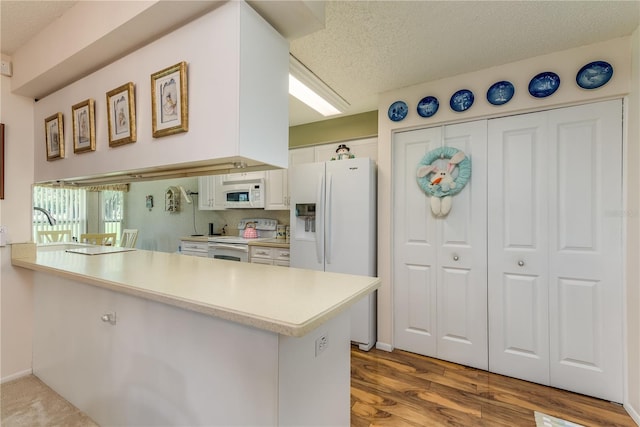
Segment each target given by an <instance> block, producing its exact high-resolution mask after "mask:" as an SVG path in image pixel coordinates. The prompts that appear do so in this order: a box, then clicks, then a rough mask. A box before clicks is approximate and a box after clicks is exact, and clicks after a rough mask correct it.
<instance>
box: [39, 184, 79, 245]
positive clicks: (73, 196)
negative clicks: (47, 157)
mask: <svg viewBox="0 0 640 427" xmlns="http://www.w3.org/2000/svg"><path fill="white" fill-rule="evenodd" d="M86 200H87V193H86V190H84V189H80V188H54V187H41V186H37V185H36V186H34V187H33V206H34V207H37V208H42V209H44V210H46V211H47V212H48V213H49V215H50V216H51V218H52V219H53V220H55V224H54V225H51V224H50V223H49V219H48V218H47V214H45V213H44V212H42V211H39V210H35V209H34V211H33V235H34V240H35V237H36V236H37V235H38V231H51V230H71V236H72V238H74V239H76V240H77V239H78V238H79V237H80V234H82V233H84V232H85V230H86V229H87V202H86Z"/></svg>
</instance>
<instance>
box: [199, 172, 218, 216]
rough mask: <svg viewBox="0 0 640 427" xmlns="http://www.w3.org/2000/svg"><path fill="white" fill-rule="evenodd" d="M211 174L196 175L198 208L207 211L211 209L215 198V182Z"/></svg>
mask: <svg viewBox="0 0 640 427" xmlns="http://www.w3.org/2000/svg"><path fill="white" fill-rule="evenodd" d="M213 178H214V177H213V176H201V177H198V209H200V210H201V211H207V210H212V209H213V202H214V200H215V197H214V196H215V182H214V180H213Z"/></svg>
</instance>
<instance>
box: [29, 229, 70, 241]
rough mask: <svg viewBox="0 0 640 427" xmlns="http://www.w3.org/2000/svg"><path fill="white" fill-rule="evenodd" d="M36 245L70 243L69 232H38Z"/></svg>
mask: <svg viewBox="0 0 640 427" xmlns="http://www.w3.org/2000/svg"><path fill="white" fill-rule="evenodd" d="M37 233H38V243H57V242H70V241H71V230H47V231H38V232H37Z"/></svg>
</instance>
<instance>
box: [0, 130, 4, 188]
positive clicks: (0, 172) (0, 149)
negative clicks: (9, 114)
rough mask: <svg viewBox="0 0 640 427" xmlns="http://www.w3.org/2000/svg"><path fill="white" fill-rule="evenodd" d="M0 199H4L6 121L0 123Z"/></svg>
mask: <svg viewBox="0 0 640 427" xmlns="http://www.w3.org/2000/svg"><path fill="white" fill-rule="evenodd" d="M0 199H4V123H0Z"/></svg>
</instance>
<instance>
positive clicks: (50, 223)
mask: <svg viewBox="0 0 640 427" xmlns="http://www.w3.org/2000/svg"><path fill="white" fill-rule="evenodd" d="M33 210H35V211H40V212H42V213H43V214H45V215H46V216H47V220H49V225H56V219H55V218H54V217H53V216H52V215H51V212H49V211H48V210H46V209H43V208H39V207H37V206H34V207H33Z"/></svg>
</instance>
